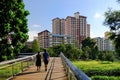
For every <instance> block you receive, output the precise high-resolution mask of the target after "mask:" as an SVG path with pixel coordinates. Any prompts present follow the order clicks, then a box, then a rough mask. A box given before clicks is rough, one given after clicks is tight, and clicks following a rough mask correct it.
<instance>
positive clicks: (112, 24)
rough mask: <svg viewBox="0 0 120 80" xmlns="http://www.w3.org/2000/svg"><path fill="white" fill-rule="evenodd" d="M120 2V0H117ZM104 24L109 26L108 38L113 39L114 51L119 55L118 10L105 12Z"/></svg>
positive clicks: (119, 31) (119, 25)
mask: <svg viewBox="0 0 120 80" xmlns="http://www.w3.org/2000/svg"><path fill="white" fill-rule="evenodd" d="M118 1H119V2H120V0H118ZM104 25H107V26H109V28H110V32H109V34H108V37H109V39H111V40H113V42H114V45H115V49H116V52H117V53H118V56H119V57H120V10H111V9H110V10H109V11H107V12H105V21H104Z"/></svg>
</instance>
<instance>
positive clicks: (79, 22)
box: [52, 12, 90, 47]
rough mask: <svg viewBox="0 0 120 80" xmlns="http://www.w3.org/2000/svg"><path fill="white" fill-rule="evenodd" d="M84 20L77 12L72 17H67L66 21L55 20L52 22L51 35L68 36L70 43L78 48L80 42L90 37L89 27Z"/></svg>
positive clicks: (84, 17)
mask: <svg viewBox="0 0 120 80" xmlns="http://www.w3.org/2000/svg"><path fill="white" fill-rule="evenodd" d="M86 19H87V17H86V16H81V15H80V14H79V12H76V13H74V16H67V17H66V19H60V18H55V19H53V20H52V27H53V29H52V30H53V31H52V33H54V34H64V35H69V36H70V43H71V44H74V45H76V44H77V45H78V46H77V47H80V45H81V42H82V40H83V39H85V38H86V37H90V25H89V24H87V21H86ZM58 30H59V31H58Z"/></svg>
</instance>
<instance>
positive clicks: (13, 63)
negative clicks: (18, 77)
mask: <svg viewBox="0 0 120 80" xmlns="http://www.w3.org/2000/svg"><path fill="white" fill-rule="evenodd" d="M12 76H13V77H14V63H12Z"/></svg>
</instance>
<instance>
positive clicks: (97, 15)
mask: <svg viewBox="0 0 120 80" xmlns="http://www.w3.org/2000/svg"><path fill="white" fill-rule="evenodd" d="M94 18H96V19H100V18H104V16H103V14H101V13H98V12H96V13H95V14H94Z"/></svg>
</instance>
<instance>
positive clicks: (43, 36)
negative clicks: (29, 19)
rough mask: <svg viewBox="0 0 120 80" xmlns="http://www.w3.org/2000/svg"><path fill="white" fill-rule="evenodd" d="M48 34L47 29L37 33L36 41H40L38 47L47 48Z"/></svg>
mask: <svg viewBox="0 0 120 80" xmlns="http://www.w3.org/2000/svg"><path fill="white" fill-rule="evenodd" d="M49 34H50V32H49V31H48V30H44V31H42V32H40V33H38V42H39V43H40V47H42V48H47V47H49Z"/></svg>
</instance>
